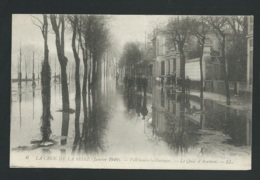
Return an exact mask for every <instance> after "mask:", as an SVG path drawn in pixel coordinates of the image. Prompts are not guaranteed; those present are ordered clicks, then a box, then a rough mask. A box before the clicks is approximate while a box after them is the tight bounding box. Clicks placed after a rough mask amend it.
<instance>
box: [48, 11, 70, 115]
mask: <svg viewBox="0 0 260 180" xmlns="http://www.w3.org/2000/svg"><path fill="white" fill-rule="evenodd" d="M56 18H57V17H56V15H54V14H51V15H50V20H51V24H52V29H53V31H54V32H55V37H56V39H55V43H56V49H57V55H58V59H59V62H60V67H61V84H62V109H63V111H69V107H70V105H69V89H68V80H67V72H66V67H67V62H68V59H67V57H66V56H65V53H64V31H65V22H64V16H63V15H59V21H60V25H59V26H58V24H57V21H56ZM60 26H61V30H60V29H59V27H60Z"/></svg>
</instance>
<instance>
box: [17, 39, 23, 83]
mask: <svg viewBox="0 0 260 180" xmlns="http://www.w3.org/2000/svg"><path fill="white" fill-rule="evenodd" d="M18 79H19V85H20V86H21V85H22V50H21V44H20V57H19V75H18Z"/></svg>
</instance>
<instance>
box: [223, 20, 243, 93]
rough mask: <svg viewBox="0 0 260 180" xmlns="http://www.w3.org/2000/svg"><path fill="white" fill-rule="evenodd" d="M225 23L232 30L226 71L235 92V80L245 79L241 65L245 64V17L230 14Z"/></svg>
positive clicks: (236, 90) (236, 87)
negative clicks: (232, 82)
mask: <svg viewBox="0 0 260 180" xmlns="http://www.w3.org/2000/svg"><path fill="white" fill-rule="evenodd" d="M227 23H228V25H229V27H230V29H231V32H232V34H231V35H230V38H229V42H228V48H227V59H228V72H229V79H230V80H233V81H234V93H235V94H237V93H238V86H237V82H238V81H243V80H245V79H246V68H243V67H245V66H246V64H247V37H246V36H247V18H246V17H245V16H230V17H228V21H227ZM234 67H235V68H234Z"/></svg>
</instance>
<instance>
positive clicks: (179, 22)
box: [165, 16, 247, 107]
mask: <svg viewBox="0 0 260 180" xmlns="http://www.w3.org/2000/svg"><path fill="white" fill-rule="evenodd" d="M210 33H214V34H215V36H216V37H217V39H218V41H219V44H220V47H221V48H220V52H221V53H220V54H221V60H222V61H221V63H222V64H223V65H224V78H225V89H226V103H227V105H230V104H231V100H230V90H229V77H230V75H229V70H231V69H234V68H232V67H231V66H229V65H231V64H232V62H234V61H235V62H237V60H238V59H239V60H240V61H239V63H240V64H236V65H237V66H240V67H242V66H243V65H244V64H245V62H246V34H247V17H245V16H181V17H180V16H178V17H172V18H170V19H169V21H168V25H167V28H166V30H165V34H166V35H167V37H168V39H169V40H170V43H172V44H174V45H175V46H176V47H177V49H178V51H179V54H180V61H181V62H180V63H181V64H180V65H181V68H180V72H181V73H180V76H181V79H185V62H186V58H187V57H186V56H185V55H186V53H185V47H186V45H187V44H188V43H189V40H190V38H191V37H192V36H193V37H196V38H197V40H198V44H199V59H200V76H201V78H200V79H201V83H200V84H201V85H200V97H201V107H203V80H204V78H203V72H202V61H203V54H204V52H203V51H204V45H205V41H206V39H207V38H208V35H209V34H210ZM227 39H228V40H227ZM227 53H229V59H227V58H226V54H227ZM233 64H234V63H233ZM244 69H245V68H244ZM232 73H233V74H234V73H236V72H232ZM244 74H245V73H244ZM182 94H185V84H184V83H183V86H182Z"/></svg>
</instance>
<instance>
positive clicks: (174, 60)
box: [173, 58, 176, 73]
mask: <svg viewBox="0 0 260 180" xmlns="http://www.w3.org/2000/svg"><path fill="white" fill-rule="evenodd" d="M174 72H176V58H173V73H174Z"/></svg>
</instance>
